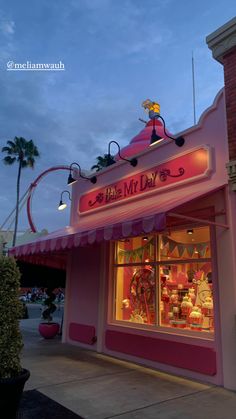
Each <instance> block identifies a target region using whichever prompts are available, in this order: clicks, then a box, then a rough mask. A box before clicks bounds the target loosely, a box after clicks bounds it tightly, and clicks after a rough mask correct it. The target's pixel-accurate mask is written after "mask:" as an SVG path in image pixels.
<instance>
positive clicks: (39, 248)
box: [9, 185, 227, 267]
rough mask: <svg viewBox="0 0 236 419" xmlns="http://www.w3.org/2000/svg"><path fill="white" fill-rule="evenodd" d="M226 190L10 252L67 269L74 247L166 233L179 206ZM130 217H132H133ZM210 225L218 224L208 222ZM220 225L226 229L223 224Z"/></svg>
mask: <svg viewBox="0 0 236 419" xmlns="http://www.w3.org/2000/svg"><path fill="white" fill-rule="evenodd" d="M223 188H224V185H222V186H221V187H218V188H214V189H211V190H208V191H205V192H204V193H202V191H201V193H200V191H196V192H194V193H192V194H191V196H189V195H187V196H182V197H178V198H176V199H172V200H169V201H167V202H162V203H161V202H159V203H158V202H156V203H155V209H156V212H155V213H152V214H148V215H146V216H143V217H139V218H136V219H128V220H127V219H126V220H125V221H123V222H118V223H115V224H108V225H106V226H100V225H99V224H98V222H97V225H94V224H93V225H92V226H91V229H84V230H81V228H79V227H78V226H77V227H71V226H69V227H65V228H63V229H61V230H58V231H55V232H53V233H50V234H48V235H47V236H44V237H41V238H39V239H37V240H35V241H33V242H31V243H26V244H24V245H21V246H16V247H14V248H12V249H10V251H9V253H10V255H12V256H15V257H16V258H19V259H22V260H26V261H29V262H31V263H43V264H45V265H51V266H54V267H55V264H57V265H58V266H59V265H60V264H61V266H65V263H66V258H65V255H66V252H67V251H68V250H70V249H72V248H76V247H80V246H87V245H92V244H93V243H100V242H102V241H110V240H118V239H122V238H126V237H131V236H138V235H140V234H148V233H151V232H154V231H156V232H158V231H163V230H164V229H165V228H166V219H167V216H168V214H169V215H170V216H176V213H175V211H176V210H177V209H178V208H179V207H182V205H184V204H186V203H189V202H192V201H194V200H196V199H198V200H199V199H203V198H204V197H206V196H209V195H210V194H213V193H215V192H217V191H219V190H220V189H221V190H222V189H223ZM153 211H154V208H153ZM177 211H178V210H177ZM178 212H179V211H178ZM180 214H181V211H180ZM130 216H132V214H131V215H130ZM180 216H181V215H180ZM183 217H185V216H183ZM188 218H190V217H187V216H186V219H188ZM192 220H193V221H197V218H192ZM200 221H201V220H200V219H199V222H200ZM207 222H208V221H206V223H207ZM209 224H216V223H212V222H211V221H209ZM219 225H220V224H219ZM221 226H222V227H223V226H224V227H227V226H225V225H223V224H222V225H221ZM52 254H53V258H54V259H55V260H54V261H52V263H53V265H52V263H51V260H50V257H51V256H52ZM40 256H43V257H44V259H43V260H42V261H40ZM46 259H47V261H46ZM51 259H52V258H51Z"/></svg>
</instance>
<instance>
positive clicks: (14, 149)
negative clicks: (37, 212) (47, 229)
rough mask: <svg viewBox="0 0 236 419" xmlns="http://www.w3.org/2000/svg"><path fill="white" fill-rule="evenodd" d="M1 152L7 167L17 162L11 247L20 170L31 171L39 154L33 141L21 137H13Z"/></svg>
mask: <svg viewBox="0 0 236 419" xmlns="http://www.w3.org/2000/svg"><path fill="white" fill-rule="evenodd" d="M2 152H6V153H7V156H5V157H4V159H3V161H4V163H5V164H7V165H10V166H11V165H12V164H14V163H15V161H17V162H18V174H17V182H16V216H15V227H14V235H13V241H12V246H15V243H16V233H17V226H18V216H19V198H20V177H21V170H22V169H24V168H25V167H31V168H32V169H33V167H34V163H35V157H39V152H38V149H37V147H36V145H35V144H34V142H33V140H29V141H27V140H25V138H23V137H15V138H14V140H13V141H10V140H9V141H7V146H5V147H3V148H2Z"/></svg>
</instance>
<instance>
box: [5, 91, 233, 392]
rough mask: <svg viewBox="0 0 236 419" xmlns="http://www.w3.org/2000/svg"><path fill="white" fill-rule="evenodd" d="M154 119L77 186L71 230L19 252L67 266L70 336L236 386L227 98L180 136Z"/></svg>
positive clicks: (142, 361) (74, 341)
mask: <svg viewBox="0 0 236 419" xmlns="http://www.w3.org/2000/svg"><path fill="white" fill-rule="evenodd" d="M155 122H156V131H157V132H158V134H159V135H160V136H161V137H162V138H164V139H163V140H162V141H160V142H159V143H157V144H154V145H152V146H150V137H151V133H152V129H153V121H150V122H148V123H147V125H146V126H145V127H144V129H143V130H142V131H141V132H140V133H139V134H138V135H137V136H136V137H134V138H133V139H132V140H131V142H130V143H129V145H128V146H127V147H125V148H123V150H121V155H122V156H124V157H126V158H127V159H129V160H130V159H132V158H136V159H137V162H138V163H137V165H136V166H135V167H134V166H132V165H131V164H130V163H129V162H127V161H124V160H118V161H117V163H116V164H113V165H111V166H109V167H107V168H105V169H104V170H102V171H100V172H98V173H97V174H96V175H97V182H96V183H95V184H92V183H91V182H90V181H89V180H85V179H83V178H81V177H79V176H78V173H77V172H76V171H74V172H73V176H74V177H78V180H77V182H76V183H75V184H73V186H72V205H71V220H70V226H69V227H66V228H64V229H62V230H60V231H57V232H55V233H52V234H50V235H48V236H46V237H44V238H41V239H40V240H36V241H35V242H33V243H28V244H26V245H24V246H18V247H16V248H14V249H12V250H11V253H12V254H13V255H15V256H16V258H19V259H23V260H26V261H28V262H32V263H43V264H46V265H49V266H61V267H65V269H66V272H67V281H66V296H67V298H66V306H65V317H64V330H63V341H64V342H68V343H71V344H74V345H78V346H82V347H84V348H89V349H91V350H94V351H97V352H101V353H104V354H108V355H111V356H114V357H117V358H120V359H125V360H129V361H133V362H136V363H139V364H144V365H147V366H150V367H152V368H155V369H159V370H162V371H166V372H170V373H174V374H177V375H181V376H187V377H191V378H194V379H199V380H202V381H205V382H210V383H214V384H218V385H224V386H225V387H228V388H234V389H236V378H235V377H236V374H235V364H236V363H235V362H234V361H235V358H236V326H235V314H236V311H235V307H236V298H235V277H236V276H235V275H236V274H235V243H234V240H235V233H236V232H235V225H234V216H233V214H234V211H235V195H234V194H235V192H234V191H232V190H231V188H230V187H229V184H228V175H227V170H226V164H227V163H228V162H229V151H228V138H227V123H226V105H225V93H224V89H222V90H221V91H220V92H219V93H218V95H217V96H216V98H215V100H214V103H213V105H212V106H211V107H210V108H209V109H207V110H206V111H205V112H204V113H203V115H202V116H201V118H200V120H199V122H198V124H197V125H195V126H194V127H191V128H189V129H187V130H185V131H184V132H182V133H181V135H182V136H183V137H184V139H185V143H184V145H183V146H182V147H178V146H176V144H175V142H174V141H173V140H171V139H169V138H166V137H165V135H164V133H163V126H162V124H161V122H160V121H159V120H158V121H155Z"/></svg>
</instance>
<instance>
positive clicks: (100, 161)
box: [91, 154, 115, 172]
mask: <svg viewBox="0 0 236 419" xmlns="http://www.w3.org/2000/svg"><path fill="white" fill-rule="evenodd" d="M96 160H97V164H94V165H93V166H92V167H91V170H93V169H96V172H99V170H102V169H103V168H104V167H107V166H110V165H111V164H113V163H115V160H114V156H112V155H111V154H104V156H103V157H102V156H98V157H96Z"/></svg>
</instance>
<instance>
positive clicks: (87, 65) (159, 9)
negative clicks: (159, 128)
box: [0, 0, 236, 231]
mask: <svg viewBox="0 0 236 419" xmlns="http://www.w3.org/2000/svg"><path fill="white" fill-rule="evenodd" d="M235 11H236V7H235V0H224V1H223V0H217V1H215V0H199V1H194V0H179V1H176V0H119V1H118V0H66V1H65V0H54V1H53V0H51V1H48V0H40V1H32V0H31V1H29V0H21V1H18V0H15V1H13V0H8V1H6V0H1V2H0V147H1V148H2V147H3V146H4V145H5V143H6V141H7V140H10V139H14V137H15V136H21V137H24V138H26V139H27V140H29V139H33V140H34V142H35V144H36V145H37V146H38V148H39V151H40V158H39V159H38V160H37V161H36V165H35V168H34V170H31V169H24V171H23V173H22V182H21V193H22V194H23V193H24V192H25V190H26V189H27V188H28V186H29V185H30V183H31V182H32V181H33V180H34V179H35V178H36V177H37V176H38V175H39V174H40V173H41V172H42V171H44V170H46V169H48V168H50V167H52V166H55V165H69V164H70V163H71V162H73V161H77V162H78V163H79V164H80V165H81V166H82V168H83V169H90V167H91V166H92V165H93V164H95V163H96V157H97V156H98V155H103V154H104V153H107V144H108V142H109V141H110V140H116V141H118V142H119V143H120V145H121V146H124V145H127V144H128V143H129V141H130V140H131V139H132V137H134V136H135V135H136V134H137V133H138V132H139V131H140V130H141V129H143V127H144V126H143V124H142V123H141V122H140V121H139V119H138V118H143V119H147V115H146V114H145V113H144V110H143V108H142V107H141V103H142V101H144V100H145V99H147V98H150V99H151V100H156V101H158V102H159V103H160V105H161V115H162V116H163V117H164V118H165V121H166V125H167V128H168V130H169V131H170V132H172V133H173V134H177V133H178V132H180V131H182V130H185V129H187V128H188V127H190V126H192V125H193V106H192V68H191V60H192V51H193V53H194V61H195V83H196V114H197V120H198V119H199V117H200V115H201V113H202V112H203V111H204V110H205V109H206V108H207V107H208V106H210V105H211V104H212V102H213V100H214V98H215V96H216V94H217V92H218V91H219V90H220V89H221V88H222V87H223V83H224V82H223V67H222V66H221V65H220V64H219V63H217V62H216V61H215V60H214V59H213V58H212V54H211V51H210V50H209V49H208V47H207V44H206V41H205V38H206V36H207V35H209V34H210V33H211V32H213V31H214V30H216V29H217V28H218V27H220V26H221V25H223V24H224V23H226V22H227V21H229V20H230V19H232V18H233V17H234V16H235ZM27 61H28V62H30V63H59V62H60V61H61V62H62V63H63V64H64V66H65V70H64V71H8V70H7V63H8V62H14V63H20V64H24V63H26V62H27ZM115 152H116V150H114V153H115ZM2 157H4V156H3V155H2ZM2 157H1V159H2ZM0 173H1V188H0V225H1V224H2V223H3V221H4V220H5V218H6V217H7V216H8V214H9V213H10V211H11V210H12V209H13V208H14V205H15V199H16V196H15V195H16V175H17V165H13V166H5V165H4V164H3V163H2V162H1V163H0ZM66 182H67V173H65V172H55V173H52V174H50V175H48V176H47V177H45V178H44V180H43V181H42V182H41V183H40V184H39V186H38V187H37V188H36V190H35V193H34V197H33V202H32V204H33V205H32V214H33V219H34V221H35V224H36V226H37V229H38V230H42V229H43V228H46V229H48V230H49V231H53V230H55V229H58V228H60V227H63V226H64V225H67V224H68V223H69V208H67V209H66V210H65V211H63V212H59V211H57V205H58V202H59V199H60V193H61V191H62V190H64V189H67V185H66ZM27 228H28V221H27V216H26V209H24V210H23V211H22V213H21V215H20V220H19V229H21V230H22V229H27Z"/></svg>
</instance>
